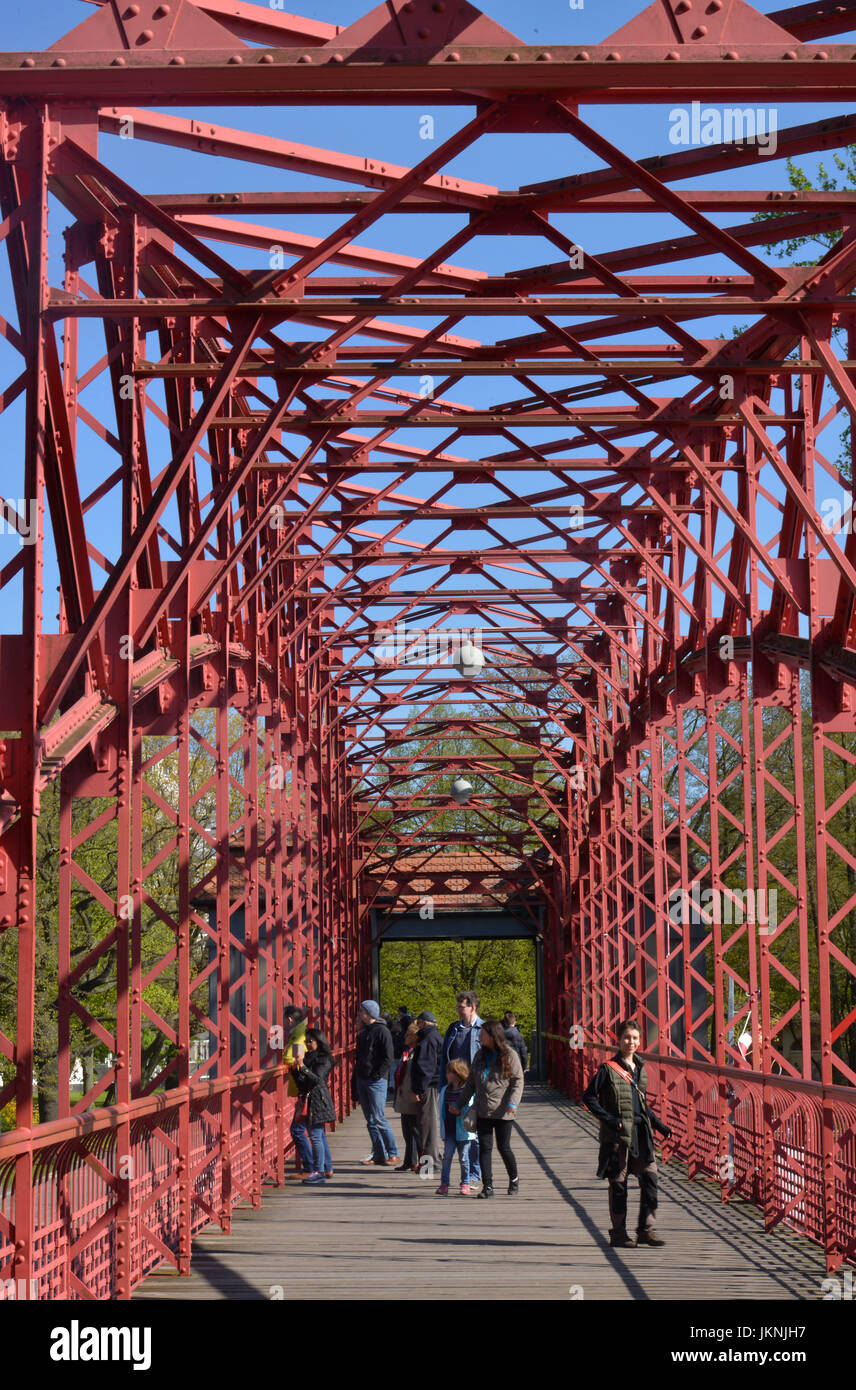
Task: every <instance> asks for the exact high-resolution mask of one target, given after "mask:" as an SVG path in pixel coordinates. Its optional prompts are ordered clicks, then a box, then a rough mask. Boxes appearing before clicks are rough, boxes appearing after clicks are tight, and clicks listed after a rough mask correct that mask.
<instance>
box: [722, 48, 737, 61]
mask: <svg viewBox="0 0 856 1390" xmlns="http://www.w3.org/2000/svg"><path fill="white" fill-rule="evenodd" d="M723 57H725V58H732V59H733V58H739V57H740V54H739V53H738V52H737V49H736V48H729V50H728V52H727V53H725V54H723Z"/></svg>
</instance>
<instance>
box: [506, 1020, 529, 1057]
mask: <svg viewBox="0 0 856 1390" xmlns="http://www.w3.org/2000/svg"><path fill="white" fill-rule="evenodd" d="M502 1026H503V1028H504V1029H505V1040H506V1042H508V1043H510V1044H511V1046H512V1047H513V1048H514V1051H515V1052H516V1053H517V1055H518V1057H519V1058H520V1065H521V1066H522V1068H523V1070H524V1071H525V1070H526V1068H527V1067H528V1066H529V1053H528V1052H527V1051H526V1044H525V1042H524V1041H523V1034H522V1033H521V1032H520V1029H519V1028H518V1027H517V1016H516V1015H515V1014H513V1013H512V1012H511V1010H510V1009H508V1010H507V1011H506V1012H505V1014H503V1018H502Z"/></svg>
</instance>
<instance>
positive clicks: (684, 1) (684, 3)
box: [675, 0, 692, 14]
mask: <svg viewBox="0 0 856 1390" xmlns="http://www.w3.org/2000/svg"><path fill="white" fill-rule="evenodd" d="M691 9H692V5H691V4H690V0H679V3H678V4H677V5H676V6H675V14H686V12H687V10H691Z"/></svg>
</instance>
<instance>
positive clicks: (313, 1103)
mask: <svg viewBox="0 0 856 1390" xmlns="http://www.w3.org/2000/svg"><path fill="white" fill-rule="evenodd" d="M332 1070H333V1058H332V1057H331V1056H330V1055H329V1054H328V1053H327V1052H320V1051H318V1049H317V1048H316V1050H315V1051H314V1052H308V1051H307V1053H306V1056H305V1057H304V1059H303V1066H302V1067H301V1068H300V1071H299V1072H298V1073H297V1076H296V1077H295V1078H294V1079H295V1081H296V1082H297V1089H298V1091H299V1092H300V1094H301V1096H305V1097H306V1098H307V1102H308V1104H307V1110H308V1114H309V1124H310V1126H311V1127H312V1128H313V1129H315V1128H317V1127H318V1126H319V1125H325V1124H333V1123H334V1122H335V1119H336V1107H335V1105H334V1104H333V1097H332V1096H331V1095H330V1092H329V1090H328V1088H327V1081H328V1078H329V1076H330V1073H331V1072H332Z"/></svg>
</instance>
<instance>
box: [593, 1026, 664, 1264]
mask: <svg viewBox="0 0 856 1390" xmlns="http://www.w3.org/2000/svg"><path fill="white" fill-rule="evenodd" d="M617 1036H618V1051H617V1052H616V1054H615V1056H614V1057H607V1059H606V1061H605V1062H604V1063H603V1064H602V1065H601V1066H600V1067H598V1069H597V1071H596V1072H595V1074H594V1076H593V1077H592V1079H591V1081H590V1082H589V1085H588V1089H587V1090H586V1093H585V1095H584V1096H583V1104H584V1105H585V1106H586V1107H587V1108H588V1109H589V1110H590V1111H591V1113H592V1114H593V1115H596V1116H597V1118H598V1119H599V1120H600V1151H599V1153H598V1165H597V1175H598V1177H599V1178H608V1179H609V1216H610V1221H611V1222H612V1225H611V1227H610V1232H609V1243H610V1245H618V1246H634V1245H665V1241H664V1240H663V1239H662V1238H661V1237H660V1236H658V1235H657V1232H656V1230H655V1227H656V1224H657V1164H656V1160H655V1157H654V1130H655V1129H656V1130H657V1132H658V1134H662V1135H663V1137H664V1139H668V1138H670V1136H671V1133H672V1131H671V1130H670V1129H669V1126H668V1125H665V1124H663V1121H662V1120H661V1119H660V1118H659V1117H658V1116H657V1115H655V1114H654V1111H653V1110H652V1109H651V1106H650V1105H649V1103H648V1098H647V1094H646V1092H647V1090H648V1078H647V1076H646V1074H645V1066H644V1063H643V1062H642V1059H641V1058H639V1057H637V1056H636V1053H637V1052H638V1050H639V1043H640V1037H641V1035H640V1032H639V1025H638V1023H637V1022H636V1020H635V1018H628V1019H624V1020H623V1021H622V1022H621V1023H619V1025H618V1030H617ZM631 1173H633V1174H634V1175H635V1176H636V1177H637V1178H638V1179H639V1188H640V1203H639V1221H638V1224H637V1228H636V1239H635V1240H634V1239H633V1237H632V1236H631V1235H628V1232H627V1178H628V1176H629V1174H631Z"/></svg>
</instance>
